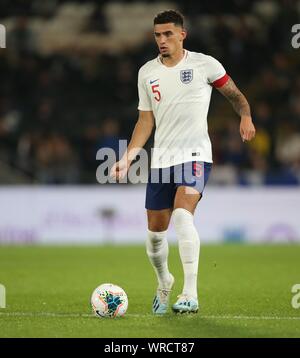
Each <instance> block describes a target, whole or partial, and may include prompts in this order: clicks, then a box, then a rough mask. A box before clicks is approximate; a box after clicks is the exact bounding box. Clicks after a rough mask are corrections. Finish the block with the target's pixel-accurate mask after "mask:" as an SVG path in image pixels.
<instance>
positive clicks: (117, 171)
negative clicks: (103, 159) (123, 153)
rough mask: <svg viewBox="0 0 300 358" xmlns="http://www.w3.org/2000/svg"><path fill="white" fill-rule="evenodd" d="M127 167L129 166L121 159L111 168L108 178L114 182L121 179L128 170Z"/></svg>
mask: <svg viewBox="0 0 300 358" xmlns="http://www.w3.org/2000/svg"><path fill="white" fill-rule="evenodd" d="M129 166H130V164H129V162H128V161H127V160H124V159H121V160H120V161H119V162H116V163H115V164H114V165H113V166H112V168H111V170H110V176H111V177H112V178H114V179H116V180H120V179H123V178H124V177H125V176H126V174H127V172H128V170H129Z"/></svg>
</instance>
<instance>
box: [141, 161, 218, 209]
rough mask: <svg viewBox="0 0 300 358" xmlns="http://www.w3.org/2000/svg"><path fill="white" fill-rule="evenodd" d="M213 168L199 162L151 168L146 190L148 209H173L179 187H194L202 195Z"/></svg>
mask: <svg viewBox="0 0 300 358" xmlns="http://www.w3.org/2000/svg"><path fill="white" fill-rule="evenodd" d="M211 168H212V163H207V162H199V161H192V162H187V163H182V164H177V165H174V166H172V167H169V168H151V170H150V174H149V178H148V184H147V190H146V205H145V207H146V209H149V210H162V209H168V208H173V205H174V198H175V195H176V190H177V188H178V187H179V186H189V187H193V188H194V189H196V190H197V191H198V192H199V193H200V194H201V195H202V193H203V190H204V187H205V185H206V183H207V180H208V177H209V174H210V171H211Z"/></svg>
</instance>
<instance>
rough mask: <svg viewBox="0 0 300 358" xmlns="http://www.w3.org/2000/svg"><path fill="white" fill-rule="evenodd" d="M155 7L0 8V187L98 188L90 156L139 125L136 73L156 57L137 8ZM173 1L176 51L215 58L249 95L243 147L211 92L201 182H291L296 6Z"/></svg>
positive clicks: (299, 162) (296, 107) (299, 73)
mask: <svg viewBox="0 0 300 358" xmlns="http://www.w3.org/2000/svg"><path fill="white" fill-rule="evenodd" d="M160 4H161V8H162V9H165V7H164V3H160V2H157V1H152V2H150V1H148V2H146V1H145V2H142V1H140V2H132V1H119V2H114V1H110V2H107V1H89V0H87V1H74V0H73V1H59V0H45V1H38V0H35V1H21V0H19V1H16V0H1V1H0V23H1V24H4V25H5V26H6V30H7V39H6V48H5V49H0V74H1V81H0V183H2V184H16V183H18V184H20V183H41V184H77V183H91V184H93V183H96V175H95V174H96V168H97V166H98V165H99V163H98V162H97V161H96V152H97V150H98V149H100V148H101V147H111V148H113V149H115V150H117V148H118V140H119V139H128V140H129V139H130V136H131V132H132V130H133V127H134V124H135V122H136V120H137V115H138V111H137V103H138V94H137V72H138V69H139V67H140V66H142V65H143V64H144V63H145V62H146V61H148V60H150V59H153V58H154V57H156V56H157V49H156V45H155V42H154V38H153V35H152V26H153V25H152V19H153V16H152V14H149V11H148V10H147V9H149V7H152V9H154V8H155V9H156V8H157V7H158V6H159V5H160ZM168 4H170V3H168ZM171 4H175V5H174V6H172V7H175V8H176V9H178V10H180V11H182V13H183V14H184V15H185V17H186V25H187V28H188V39H187V40H186V43H185V48H187V49H188V50H190V51H196V52H203V53H206V54H210V55H212V56H214V57H216V58H217V59H218V60H219V61H220V62H222V64H223V65H224V67H225V68H226V70H227V72H228V74H229V75H230V76H232V78H233V79H234V81H235V82H236V83H237V85H238V86H239V87H240V89H241V90H242V91H243V92H244V93H245V95H246V97H247V98H248V99H249V102H250V104H251V109H252V115H253V120H254V123H255V126H256V129H257V135H256V138H255V140H254V141H253V142H251V143H247V144H243V143H242V142H241V139H240V136H239V130H238V129H239V120H238V117H237V116H236V115H235V113H234V112H233V110H232V108H231V105H230V104H229V103H228V102H227V101H226V100H225V99H224V98H223V97H222V96H220V95H219V94H218V93H217V91H214V94H213V97H212V103H211V107H210V112H209V117H208V120H209V132H210V136H211V140H212V144H213V153H214V163H215V166H214V171H213V175H212V177H211V180H210V184H211V185H213V184H215V185H299V183H300V49H295V48H293V47H292V44H291V40H292V37H293V35H294V34H293V33H292V32H291V28H292V26H293V25H294V24H296V23H300V1H292V0H290V1H243V0H231V1H221V0H220V1H198V2H196V1H191V0H186V1H184V2H178V1H177V2H176V1H172V3H171ZM115 5H116V6H117V7H119V13H118V12H117V10H115V12H114V13H113V11H112V10H110V9H111V8H114V6H115ZM116 6H115V9H116ZM143 6H144V10H143ZM134 7H136V8H137V9H139V10H136V12H135V13H134V11H133V10H132V9H133V8H134ZM120 9H121V11H120ZM129 9H131V10H129ZM155 9H154V10H155ZM154 10H153V11H154ZM134 14H136V15H134ZM116 22H117V25H118V23H120V24H122V26H123V27H122V28H123V29H127V31H128V33H125V31H121V32H120V31H119V32H118V31H117V30H116V29H117V28H118V26H116ZM143 23H144V28H145V29H146V31H145V30H143V31H142V30H141V29H142V28H143V26H142V25H143ZM141 38H142V40H141ZM150 147H151V141H149V143H148V144H147V148H148V149H149V148H150Z"/></svg>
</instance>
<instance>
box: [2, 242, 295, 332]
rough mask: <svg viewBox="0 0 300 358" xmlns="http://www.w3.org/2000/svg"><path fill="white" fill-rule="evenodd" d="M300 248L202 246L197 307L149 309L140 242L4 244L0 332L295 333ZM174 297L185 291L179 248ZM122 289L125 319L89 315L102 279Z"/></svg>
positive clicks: (149, 280)
mask: <svg viewBox="0 0 300 358" xmlns="http://www.w3.org/2000/svg"><path fill="white" fill-rule="evenodd" d="M299 257H300V246H298V245H274V246H271V245H268V246H266V245H263V246H258V245H257V246H256V245H254V246H251V245H203V246H202V247H201V257H200V269H199V303H200V306H201V307H200V311H199V312H198V314H194V315H175V314H173V313H172V312H171V311H170V312H169V313H168V314H167V315H165V316H163V317H156V316H153V315H152V314H151V303H152V299H153V294H154V292H155V289H156V282H155V277H154V273H153V271H152V267H151V266H150V263H149V262H148V258H147V256H146V252H145V249H144V247H142V246H97V247H14V246H8V247H6V246H4V247H3V246H2V247H0V283H1V284H2V285H4V286H5V287H6V292H7V297H6V300H7V306H6V308H5V309H4V308H0V337H111V338H114V337H146V338H147V337H149V338H150V337H176V338H179V337H300V309H294V308H293V307H292V305H291V300H292V296H293V294H292V292H291V288H292V286H293V285H294V284H296V283H300V259H299ZM169 266H170V270H171V272H172V273H173V274H174V276H175V279H176V281H175V286H174V290H173V292H172V299H171V303H172V302H174V301H175V300H176V295H178V294H179V293H180V290H181V288H182V268H181V263H180V260H179V255H178V249H177V247H176V246H172V247H171V248H170V265H169ZM105 282H112V283H115V284H117V285H120V286H121V287H123V288H124V289H125V291H126V292H127V294H128V297H129V307H128V311H127V313H126V315H125V317H122V318H118V319H100V318H97V317H94V316H93V315H92V314H91V308H90V303H89V300H90V295H91V293H92V291H93V289H94V288H95V287H96V286H98V285H99V284H101V283H105Z"/></svg>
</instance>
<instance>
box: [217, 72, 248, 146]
mask: <svg viewBox="0 0 300 358" xmlns="http://www.w3.org/2000/svg"><path fill="white" fill-rule="evenodd" d="M217 90H218V91H219V92H220V93H222V95H223V96H225V97H226V98H227V99H228V101H229V102H230V103H231V104H232V106H233V108H234V110H235V112H236V113H237V114H238V115H239V116H240V117H241V122H240V134H241V137H242V140H243V142H244V141H245V140H246V141H250V140H251V139H253V138H254V137H255V127H254V124H253V122H252V117H251V111H250V106H249V103H248V101H247V99H246V97H245V96H244V95H243V93H242V92H241V91H240V90H239V89H238V88H237V86H236V85H235V83H234V82H233V80H232V79H231V78H229V79H228V81H227V82H226V83H225V84H224V85H223V86H221V87H218V88H217Z"/></svg>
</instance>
